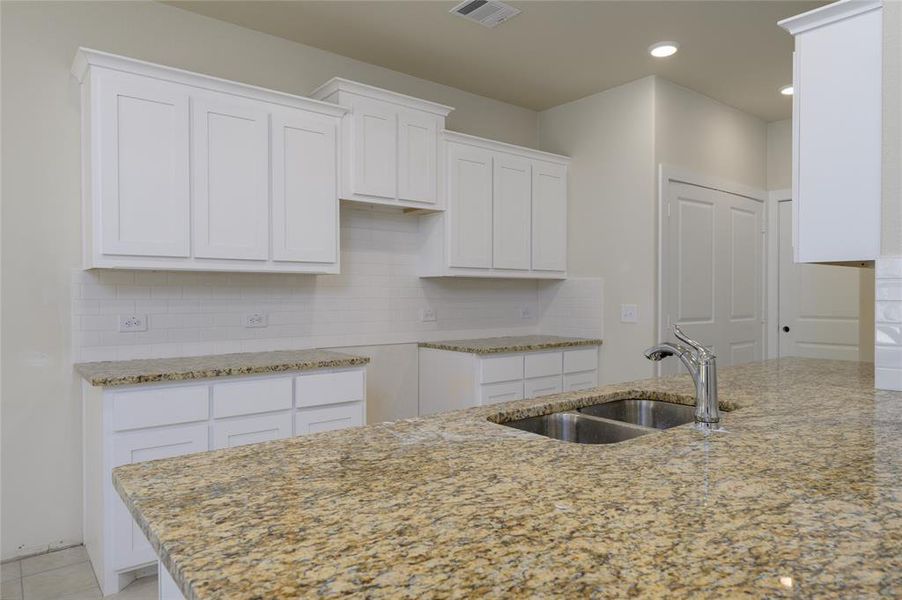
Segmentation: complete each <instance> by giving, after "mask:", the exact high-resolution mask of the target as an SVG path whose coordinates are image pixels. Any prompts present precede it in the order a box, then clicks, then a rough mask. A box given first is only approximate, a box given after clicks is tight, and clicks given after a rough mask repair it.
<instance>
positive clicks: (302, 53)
mask: <svg viewBox="0 0 902 600" xmlns="http://www.w3.org/2000/svg"><path fill="white" fill-rule="evenodd" d="M82 45H83V46H88V47H93V48H97V49H100V50H106V51H109V52H114V53H119V54H124V55H127V56H132V57H135V58H140V59H144V60H149V61H153V62H159V63H163V64H167V65H173V66H177V67H181V68H184V69H189V70H193V71H200V72H203V73H209V74H211V75H216V76H219V77H224V78H227V79H234V80H238V81H243V82H247V83H252V84H256V85H261V86H265V87H270V88H275V89H278V90H283V91H286V92H291V93H301V94H303V93H308V92H309V91H311V90H313V89H314V88H315V87H316V86H317V85H319V84H320V83H322V82H324V81H326V80H327V79H329V78H330V77H333V76H336V75H340V76H343V77H347V78H351V79H356V80H359V81H363V82H366V83H371V84H375V85H379V86H383V87H388V88H391V89H394V90H397V91H400V92H404V93H408V94H412V95H414V96H419V97H422V98H427V99H429V100H435V101H438V102H442V103H445V104H449V105H451V106H454V107H456V108H457V110H456V111H455V112H454V113H452V115H451V117H450V119H449V121H448V126H449V128H454V129H457V130H459V131H464V132H466V133H472V134H476V135H482V136H486V137H492V138H496V139H500V140H504V141H507V142H511V143H515V144H523V145H530V146H534V145H535V144H536V122H537V114H536V113H535V112H533V111H531V110H527V109H523V108H519V107H515V106H511V105H508V104H504V103H501V102H497V101H494V100H489V99H486V98H482V97H479V96H475V95H473V94H469V93H466V92H462V91H459V90H455V89H452V88H449V87H446V86H441V85H437V84H433V83H430V82H427V81H423V80H420V79H416V78H413V77H409V76H407V75H403V74H401V73H396V72H392V71H389V70H386V69H383V68H379V67H375V66H372V65H367V64H365V63H361V62H358V61H354V60H351V59H347V58H344V57H341V56H338V55H335V54H330V53H328V52H322V51H320V50H316V49H314V48H310V47H307V46H302V45H299V44H295V43H292V42H288V41H286V40H282V39H279V38H275V37H271V36H267V35H264V34H260V33H257V32H253V31H250V30H247V29H242V28H239V27H236V26H233V25H229V24H226V23H223V22H219V21H215V20H212V19H208V18H206V17H201V16H199V15H196V14H193V13H189V12H185V11H181V10H179V9H176V8H173V7H170V6H165V5H161V4H157V3H151V2H94V3H91V2H86V3H82V2H62V3H51V2H47V3H44V2H24V3H17V2H3V3H2V48H0V51H2V65H0V68H2V144H3V145H2V152H3V178H2V195H3V204H2V228H3V229H2V310H3V313H2V319H3V327H4V330H3V339H2V355H3V365H2V390H0V392H2V405H0V417H2V432H0V435H2V440H3V455H2V466H0V470H2V498H0V502H2V523H0V527H2V531H3V536H2V557H3V558H8V557H11V556H13V555H16V554H21V553H27V552H34V551H39V550H41V549H46V548H47V547H48V546H50V545H61V544H68V543H78V542H80V541H81V449H80V443H81V425H80V400H79V398H80V392H79V388H78V381H77V379H76V378H75V377H74V376H73V374H72V365H71V358H70V333H69V332H70V331H71V327H70V322H69V321H70V313H71V308H70V293H69V289H70V285H69V281H70V277H71V272H72V269H73V268H76V267H77V266H78V265H79V260H80V251H81V237H80V224H79V223H80V210H79V194H80V192H79V185H80V184H79V181H80V179H79V161H80V151H79V120H78V119H79V101H78V88H77V84H76V82H75V81H74V80H73V79H72V78H71V77H70V76H69V66H70V65H71V62H72V58H73V57H74V55H75V50H76V48H77V47H78V46H82ZM384 348H385V347H382V348H373V349H368V350H372V352H373V354H374V358H375V361H374V362H377V363H378V364H382V363H385V364H386V365H388V368H393V367H395V366H397V363H398V362H400V363H402V364H403V365H404V368H405V369H406V371H408V372H409V371H410V370H411V369H412V368H414V367H415V364H416V363H415V353H414V352H413V351H412V350H411V349H410V348H407V347H402V348H398V349H384ZM384 379H385V378H382V377H381V376H379V375H377V376H376V381H377V382H382V383H379V390H380V394H381V393H383V392H382V390H384V393H385V394H399V395H403V396H405V397H406V395H407V393H408V390H406V389H401V388H397V389H394V388H392V385H391V382H390V381H388V380H386V381H383V380H384ZM412 382H413V383H412V384H411V386H412V389H415V385H416V381H415V379H414V380H412ZM402 387H403V386H402ZM408 387H410V386H408ZM414 398H415V396H414ZM401 402H407V403H408V404H409V403H410V400H409V399H406V400H404V399H402V400H401ZM408 408H409V407H407V406H397V405H396V403H393V402H388V403H387V404H386V408H385V409H384V411H383V412H382V413H380V414H379V415H371V416H373V417H376V418H391V417H392V415H393V414H395V413H394V411H396V410H398V411H400V410H407V409H408Z"/></svg>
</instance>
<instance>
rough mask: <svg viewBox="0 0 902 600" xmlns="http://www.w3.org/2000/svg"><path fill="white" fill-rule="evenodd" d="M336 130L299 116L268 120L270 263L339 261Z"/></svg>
mask: <svg viewBox="0 0 902 600" xmlns="http://www.w3.org/2000/svg"><path fill="white" fill-rule="evenodd" d="M336 136H337V131H336V127H335V124H334V122H331V121H330V120H328V119H323V118H320V117H317V116H315V115H310V114H306V113H303V112H300V111H287V110H286V111H280V112H277V113H274V114H273V116H272V161H273V164H272V200H273V204H272V212H273V222H272V232H273V238H272V240H273V260H279V261H293V262H320V263H334V262H336V260H337V258H338V256H337V255H338V221H337V219H338V188H337V186H338V171H337V164H338V163H337V160H338V159H337V155H336Z"/></svg>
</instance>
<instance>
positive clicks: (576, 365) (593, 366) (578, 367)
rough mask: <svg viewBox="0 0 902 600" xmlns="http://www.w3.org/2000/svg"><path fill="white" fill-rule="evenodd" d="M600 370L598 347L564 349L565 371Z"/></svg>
mask: <svg viewBox="0 0 902 600" xmlns="http://www.w3.org/2000/svg"><path fill="white" fill-rule="evenodd" d="M597 370H598V348H582V349H579V350H565V351H564V373H576V372H578V371H597Z"/></svg>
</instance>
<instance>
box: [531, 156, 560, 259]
mask: <svg viewBox="0 0 902 600" xmlns="http://www.w3.org/2000/svg"><path fill="white" fill-rule="evenodd" d="M532 268H533V269H535V270H537V271H566V270H567V167H565V166H563V165H555V164H552V163H545V162H541V161H535V162H534V163H533V165H532Z"/></svg>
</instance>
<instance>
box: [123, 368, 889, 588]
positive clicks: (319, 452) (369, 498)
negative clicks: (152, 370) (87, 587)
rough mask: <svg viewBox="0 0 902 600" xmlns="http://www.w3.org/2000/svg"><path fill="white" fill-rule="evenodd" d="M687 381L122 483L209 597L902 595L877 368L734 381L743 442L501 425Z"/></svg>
mask: <svg viewBox="0 0 902 600" xmlns="http://www.w3.org/2000/svg"><path fill="white" fill-rule="evenodd" d="M637 392H638V393H640V394H642V395H650V396H653V397H660V398H663V399H669V400H673V401H679V402H684V403H691V401H692V399H691V396H690V394H691V393H692V388H691V385H690V382H689V380H688V378H687V377H685V376H678V377H672V378H665V379H659V380H647V381H641V382H634V383H630V384H623V385H609V386H603V387H600V388H597V389H594V390H587V391H584V392H571V393H566V394H561V395H557V396H546V397H543V398H538V399H533V400H521V401H517V402H511V403H507V404H499V405H494V406H488V407H477V408H472V409H468V410H465V411H458V412H453V413H445V414H441V415H435V416H432V417H426V418H417V419H408V420H402V421H396V422H393V423H382V424H378V425H371V426H368V427H359V428H354V429H348V430H344V431H340V432H333V433H326V434H317V435H311V436H307V437H298V438H292V439H288V440H281V441H275V442H268V443H263V444H258V445H253V446H244V447H240V448H235V449H232V450H223V451H216V452H209V453H204V454H196V455H193V456H186V457H181V458H175V459H169V460H163V461H155V462H148V463H141V464H136V465H128V466H124V467H119V468H118V469H116V470H115V471H114V475H113V477H114V483H115V485H116V488H117V489H118V491H119V493H120V495H121V496H122V497H123V498H124V499H125V501H126V504H127V505H128V507H129V509H130V510H131V512H132V514H133V515H134V516H135V518H136V519H137V521H138V523H139V524H140V526H141V528H142V529H143V530H144V531H145V533H146V534H147V536H148V538H149V539H150V541H151V543H152V544H153V546H154V548H155V549H156V550H157V552H158V554H159V555H160V557H161V559H162V561H163V564H164V565H165V566H166V567H167V568H168V569H169V570H170V572H171V573H172V574H173V576H174V578H175V580H176V581H177V582H178V584H179V586H180V587H181V589H182V590H183V592H184V593H185V596H186V597H187V598H189V599H191V600H195V599H196V600H200V599H207V598H211V599H212V598H216V599H220V598H229V599H251V598H267V599H269V598H296V597H317V596H339V595H351V596H355V597H386V598H422V597H477V596H478V597H482V596H488V597H535V598H544V597H568V598H585V597H591V598H603V597H625V596H640V597H685V596H691V597H704V598H733V597H739V596H750V597H770V598H774V597H792V596H799V597H845V598H862V597H879V596H884V597H900V596H902V393H899V392H884V391H876V390H874V389H873V365H871V364H865V363H852V362H838V361H818V360H805V359H784V360H780V361H769V362H765V363H756V364H751V365H746V366H741V367H734V368H725V369H722V370H721V373H720V394H721V397H722V400H723V401H724V404H725V406H728V407H730V408H733V409H735V410H734V411H733V412H727V413H724V422H723V425H724V429H725V431H723V432H716V433H710V432H708V433H705V432H702V431H699V430H697V429H695V428H694V426H693V425H686V426H682V427H676V428H673V429H668V430H666V431H663V432H660V433H654V434H650V435H645V436H642V437H639V438H636V439H632V440H629V441H626V442H622V443H619V444H613V445H601V446H592V445H579V444H572V443H567V442H559V441H555V440H552V439H549V438H545V437H541V436H537V435H533V434H530V433H527V432H523V431H519V430H516V429H513V428H510V427H506V426H504V425H499V424H496V423H494V422H492V421H506V420H511V419H514V418H518V417H523V416H529V415H535V414H542V413H547V412H550V411H552V410H557V409H561V408H573V407H578V406H583V405H588V404H593V403H597V402H598V401H599V400H608V399H613V398H615V397H623V396H629V395H632V394H634V393H637Z"/></svg>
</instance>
